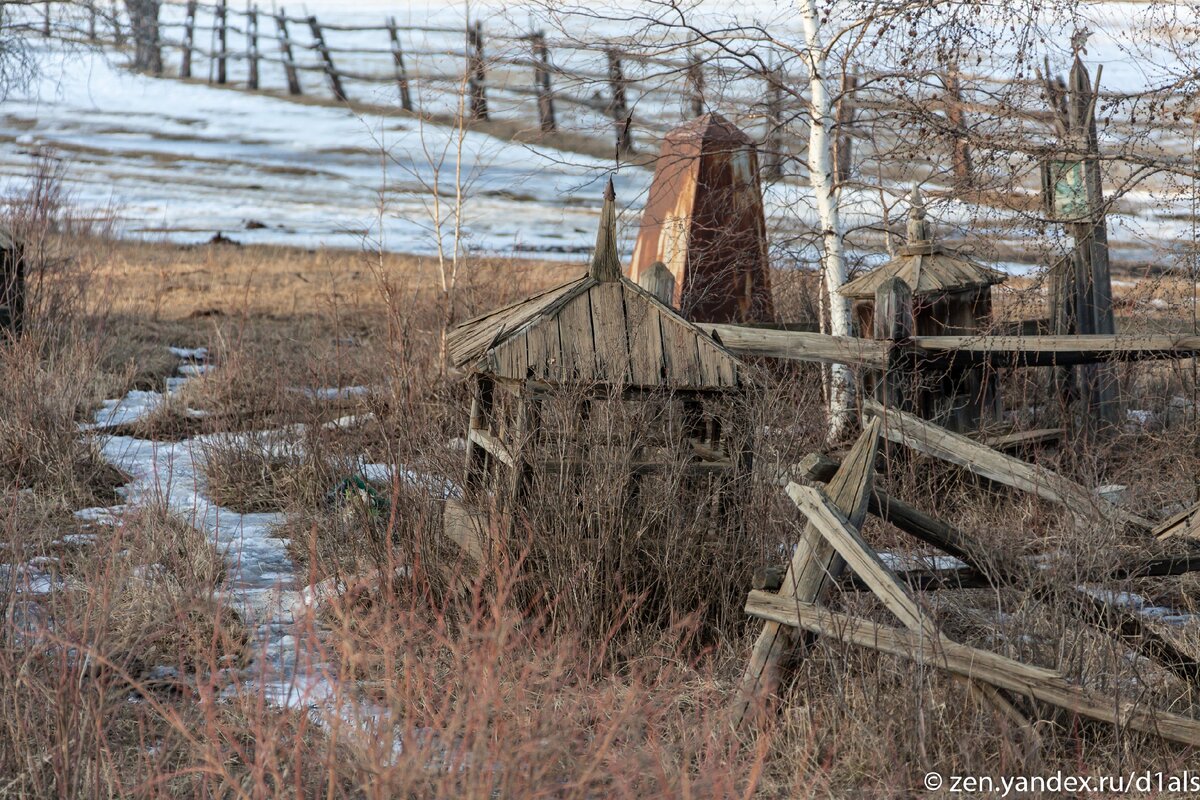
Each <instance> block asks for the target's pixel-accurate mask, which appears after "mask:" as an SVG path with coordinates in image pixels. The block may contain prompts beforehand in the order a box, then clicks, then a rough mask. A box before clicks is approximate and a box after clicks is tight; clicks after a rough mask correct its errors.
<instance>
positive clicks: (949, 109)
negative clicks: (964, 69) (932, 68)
mask: <svg viewBox="0 0 1200 800" xmlns="http://www.w3.org/2000/svg"><path fill="white" fill-rule="evenodd" d="M958 75H959V73H958V64H957V63H954V64H951V65H950V69H949V70H948V71H947V72H946V74H945V76H944V77H943V78H942V85H943V86H945V87H946V123H947V124H948V125H949V127H950V132H951V136H953V137H954V152H953V154H952V158H953V163H954V180H955V182H956V183H957V184H958V186H959V188H960V189H965V188H967V187H968V186H970V185H971V180H972V171H971V146H970V144H968V143H967V125H966V118H965V115H964V114H963V100H962V85H961V84H960V83H959V78H958Z"/></svg>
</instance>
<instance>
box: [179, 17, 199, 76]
mask: <svg viewBox="0 0 1200 800" xmlns="http://www.w3.org/2000/svg"><path fill="white" fill-rule="evenodd" d="M195 37H196V0H188V4H187V9H186V10H185V11H184V12H183V42H182V44H181V47H182V49H183V55H182V57H181V59H180V62H179V77H181V78H190V77H192V47H193V45H194V42H195Z"/></svg>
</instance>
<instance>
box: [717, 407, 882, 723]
mask: <svg viewBox="0 0 1200 800" xmlns="http://www.w3.org/2000/svg"><path fill="white" fill-rule="evenodd" d="M880 430H881V425H880V422H879V420H872V421H870V422H869V423H867V425H866V427H865V428H864V430H863V432H862V434H861V435H860V436H859V437H858V441H857V442H855V444H854V447H853V448H851V450H850V453H849V454H848V455H847V456H846V460H845V461H844V462H843V463H842V466H841V468H840V469H838V471H837V474H836V475H834V477H833V480H832V481H830V482H829V494H830V496H831V497H832V498H833V501H834V503H835V504H836V505H837V507H838V508H839V509H840V510H841V512H842V513H843V514H845V515H846V518H847V519H849V520H850V521H851V522H852V523H853V524H854V525H856V526H857V525H861V524H862V521H863V518H864V517H865V516H866V514H867V503H868V498H869V497H870V495H871V482H872V476H873V475H874V472H875V454H876V453H877V452H878V448H879V432H880ZM844 567H845V562H844V561H842V559H841V557H840V556H838V555H837V553H836V552H835V551H834V549H833V548H832V547H831V546H830V545H829V543H828V542H826V541H825V539H824V537H822V536H821V534H820V532H819V531H818V530H817V529H816V528H815V527H814V526H812V525H808V526H806V527H805V529H804V534H803V535H802V536H801V538H800V541H799V542H798V543H797V545H796V549H795V551H794V552H793V554H792V561H791V564H790V566H789V567H788V571H787V574H786V575H785V577H784V581H783V586H782V588H781V589H780V593H779V597H780V598H782V599H783V600H784V601H785V602H789V603H796V602H803V603H813V602H818V601H820V600H821V598H822V597H824V595H825V593H826V592H827V591H828V589H829V586H830V585H832V582H833V581H835V580H836V579H837V577H838V576H839V575H840V574H841V572H842V570H843V568H844ZM808 644H809V641H808V640H807V639H804V638H799V639H798V638H797V637H796V636H795V635H794V634H793V632H792V631H790V630H788V629H787V628H786V627H784V626H781V625H779V624H778V623H773V622H768V623H767V624H766V625H764V626H763V630H762V633H761V634H759V637H758V641H757V642H755V644H754V650H753V652H752V653H751V655H750V663H749V664H748V665H747V667H746V671H745V673H743V675H742V682H741V687H740V689H739V692H738V698H737V701H736V702H737V705H736V706H735V708H734V724H735V725H740V724H742V723H743V722H745V721H746V715H747V713H748V712H749V710H750V708H751V707H752V705H753V704H754V703H755V701H756V700H757V699H758V698H759V697H761V696H763V695H764V694H769V693H774V692H775V691H776V690H777V689H778V687H779V683H780V680H781V679H782V673H783V665H784V662H785V659H787V657H788V656H789V655H791V654H792V653H793V650H795V651H797V652H796V655H800V656H802V655H803V654H804V652H805V651H806V650H807V648H808Z"/></svg>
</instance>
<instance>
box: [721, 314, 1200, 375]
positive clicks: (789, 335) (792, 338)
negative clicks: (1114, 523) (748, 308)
mask: <svg viewBox="0 0 1200 800" xmlns="http://www.w3.org/2000/svg"><path fill="white" fill-rule="evenodd" d="M703 328H704V330H706V331H709V332H710V333H711V332H715V333H716V334H717V335H718V336H719V337H720V339H721V342H722V343H723V344H724V345H725V347H726V348H728V349H729V350H731V351H732V352H733V353H734V354H735V355H739V356H767V357H771V358H786V359H792V360H797V361H819V362H822V363H828V364H852V365H858V366H864V367H871V368H874V369H883V368H884V367H886V365H887V351H888V344H887V343H886V342H881V341H873V340H870V339H856V338H852V337H838V336H828V335H826V334H822V333H808V332H803V331H783V330H770V329H764V328H751V327H748V326H745V325H715V324H705V325H703ZM913 344H914V345H915V347H916V349H917V350H918V351H919V352H920V353H921V354H922V356H923V357H924V358H925V359H926V360H933V361H936V362H938V363H939V364H941V362H943V361H945V362H948V364H953V365H962V366H970V365H973V364H979V363H984V362H990V363H991V364H993V365H995V366H1027V367H1049V366H1067V365H1072V364H1089V363H1096V362H1101V361H1137V360H1148V359H1164V358H1190V357H1192V356H1194V355H1196V354H1197V353H1200V336H1185V335H1170V334H1120V335H1101V334H1096V335H1090V336H916V337H914V338H913Z"/></svg>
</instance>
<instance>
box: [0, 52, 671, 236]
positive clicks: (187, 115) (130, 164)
mask: <svg viewBox="0 0 1200 800" xmlns="http://www.w3.org/2000/svg"><path fill="white" fill-rule="evenodd" d="M37 55H38V58H39V60H40V63H41V65H42V68H43V71H42V75H41V76H40V78H39V79H38V80H37V81H36V82H35V83H34V84H33V86H31V87H30V88H29V89H28V90H27V91H24V92H20V93H18V94H16V95H15V96H12V97H10V98H9V99H8V100H7V101H5V102H4V104H3V106H2V109H0V174H3V176H4V178H5V179H6V181H7V182H8V183H9V184H10V185H13V184H16V185H19V184H20V183H21V182H22V181H24V180H26V176H28V175H29V173H30V171H31V165H32V160H33V158H34V155H35V154H36V153H38V152H39V151H42V150H43V149H49V150H51V151H52V152H53V153H54V154H55V155H56V156H57V157H60V158H63V159H65V169H66V177H67V185H68V187H69V188H70V190H71V191H72V192H73V193H74V195H75V200H76V202H77V203H78V204H79V205H80V206H81V207H83V208H85V209H104V208H108V207H112V208H114V209H115V211H116V213H117V215H118V218H119V229H120V230H121V231H122V232H124V233H126V234H129V235H132V236H140V237H149V238H155V237H160V236H161V237H163V238H167V239H170V240H175V241H192V242H194V241H202V240H204V239H207V238H209V236H211V235H212V234H213V233H216V232H217V231H223V232H225V233H226V235H232V236H233V237H234V238H236V239H237V240H238V241H242V242H248V243H260V242H261V243H268V242H269V243H286V244H291V245H298V246H305V247H312V246H317V245H332V246H348V247H357V246H360V245H363V244H364V242H365V243H366V244H367V245H368V246H371V247H375V246H378V245H379V244H380V243H382V245H383V246H384V247H385V248H387V249H389V250H396V251H405V252H416V253H430V252H434V251H435V250H436V248H437V231H436V228H435V225H434V219H435V215H436V216H437V217H440V219H441V221H442V223H443V234H444V240H445V241H446V242H447V243H448V242H449V236H450V234H451V231H452V230H453V227H454V219H453V216H454V211H455V202H454V196H455V188H456V175H455V170H456V160H457V157H458V153H459V149H460V145H461V156H462V158H461V161H462V163H461V168H462V173H461V181H462V182H463V186H464V189H465V193H466V195H467V198H468V199H467V201H466V202H465V203H463V204H462V206H461V210H462V214H463V227H464V230H465V233H466V242H467V245H468V246H469V247H472V248H474V249H476V250H478V251H485V252H533V253H540V252H546V253H555V252H564V251H567V252H572V251H573V252H579V251H581V250H586V248H587V247H588V246H589V244H590V243H591V241H593V240H594V237H595V220H596V219H597V212H598V210H599V205H600V201H601V190H602V187H603V182H602V177H603V176H604V174H605V172H606V168H607V167H608V166H610V165H609V164H608V163H607V162H603V161H600V160H597V159H591V158H587V157H585V156H578V155H564V154H562V153H558V152H553V151H547V150H543V149H539V148H534V147H527V146H524V145H520V144H513V143H508V142H503V141H500V140H499V139H496V138H494V137H491V136H487V135H484V134H479V133H472V132H468V133H466V134H464V135H463V137H462V141H461V143H460V142H459V141H458V138H457V136H456V135H455V132H454V130H453V128H447V127H444V126H438V125H434V124H425V125H422V124H420V123H417V122H415V121H411V120H397V119H381V118H370V117H360V116H357V115H355V114H354V113H352V112H350V111H347V110H345V109H340V108H331V107H325V106H310V105H302V104H298V103H292V102H289V101H287V100H282V99H276V98H271V97H261V96H253V95H248V94H242V93H239V92H235V91H228V90H220V89H215V88H211V87H208V86H202V85H194V84H187V83H181V82H178V81H174V80H169V79H154V78H148V77H145V76H140V75H135V74H132V73H129V72H126V71H125V70H123V69H121V68H120V67H119V66H117V65H116V64H115V63H114V60H113V59H112V58H109V57H106V56H105V55H103V54H99V53H90V52H84V53H71V54H66V53H64V52H62V51H61V50H58V49H55V48H52V47H44V48H42V49H40V50H39V51H38V53H37ZM648 180H649V176H648V174H647V173H646V172H645V171H644V170H627V171H624V172H622V174H620V175H618V176H617V184H618V191H619V192H620V194H621V196H622V198H626V199H629V200H632V199H634V198H635V197H637V196H638V195H639V194H640V193H641V192H642V191H644V188H645V187H646V185H647V184H648ZM435 190H436V192H437V194H438V195H440V203H441V207H440V208H435V206H434V201H433V196H434V192H435ZM260 225H261V226H262V227H259V226H260Z"/></svg>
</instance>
